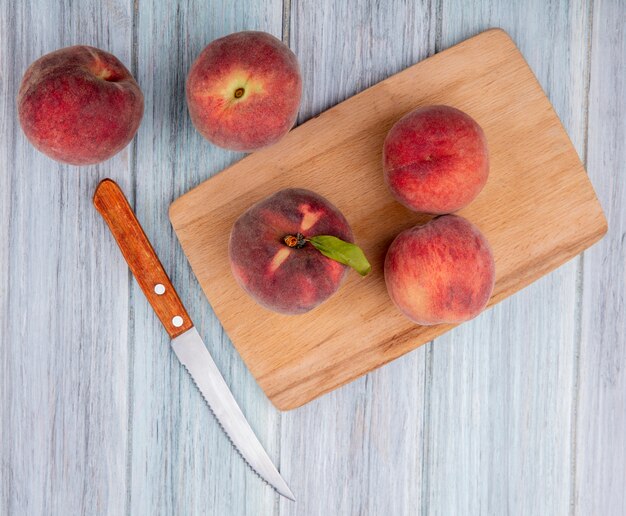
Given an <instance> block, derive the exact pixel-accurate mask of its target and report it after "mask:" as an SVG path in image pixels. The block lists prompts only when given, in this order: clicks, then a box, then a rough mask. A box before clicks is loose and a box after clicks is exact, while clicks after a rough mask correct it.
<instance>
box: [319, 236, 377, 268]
mask: <svg viewBox="0 0 626 516" xmlns="http://www.w3.org/2000/svg"><path fill="white" fill-rule="evenodd" d="M307 240H308V241H309V242H310V243H311V245H312V246H313V247H315V249H317V250H318V251H319V252H320V253H322V254H323V255H324V256H326V257H328V258H330V259H331V260H335V261H337V262H339V263H343V264H344V265H348V266H349V267H352V268H353V269H354V270H355V271H357V272H358V273H359V274H360V275H361V276H366V275H367V274H368V273H369V272H370V271H371V270H372V266H371V265H370V263H369V262H368V261H367V258H366V257H365V254H364V253H363V251H362V250H361V248H360V247H359V246H357V245H355V244H351V243H350V242H345V241H343V240H341V239H340V238H337V237H334V236H331V235H318V236H314V237H310V238H308V239H307Z"/></svg>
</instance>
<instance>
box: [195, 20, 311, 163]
mask: <svg viewBox="0 0 626 516" xmlns="http://www.w3.org/2000/svg"><path fill="white" fill-rule="evenodd" d="M186 90H187V106H188V108H189V114H190V116H191V121H192V122H193V124H194V126H195V127H196V129H197V130H198V131H199V132H200V134H201V135H202V136H204V137H205V138H206V139H207V140H209V141H211V142H213V143H214V144H215V145H218V146H220V147H224V148H226V149H231V150H237V151H253V150H256V149H260V148H261V147H265V146H267V145H270V144H272V143H275V142H277V141H278V140H279V139H280V138H282V137H283V136H284V135H285V134H286V133H287V132H288V131H289V129H291V128H292V127H293V124H294V123H295V121H296V116H297V114H298V108H299V107H300V97H301V95H302V79H301V77H300V67H299V65H298V60H297V59H296V56H295V54H294V53H293V52H292V51H291V50H290V49H289V47H288V46H287V45H285V44H284V43H283V42H282V41H280V40H279V39H277V38H275V37H274V36H272V35H271V34H267V33H265V32H256V31H245V32H237V33H234V34H230V35H228V36H225V37H223V38H220V39H217V40H215V41H213V42H212V43H210V44H209V45H208V46H207V47H206V48H205V49H204V50H203V51H202V52H201V53H200V55H199V56H198V57H197V59H196V60H195V62H194V63H193V65H192V66H191V70H190V71H189V75H188V77H187V86H186Z"/></svg>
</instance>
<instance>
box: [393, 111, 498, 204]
mask: <svg viewBox="0 0 626 516" xmlns="http://www.w3.org/2000/svg"><path fill="white" fill-rule="evenodd" d="M383 171H384V177H385V183H386V184H387V187H388V188H389V191H390V192H391V194H392V195H393V196H394V197H395V198H396V200H397V201H398V202H400V203H402V204H404V205H405V206H406V207H407V208H409V209H411V210H414V211H418V212H424V213H432V214H436V215H438V214H444V213H452V212H454V211H457V210H460V209H461V208H463V207H464V206H466V205H467V204H469V203H470V202H471V201H472V200H474V198H475V197H476V196H477V195H478V194H479V193H480V191H481V190H482V189H483V186H485V183H486V182H487V176H488V175H489V151H488V149H487V140H486V138H485V134H484V132H483V130H482V129H481V127H480V126H479V125H478V123H477V122H476V121H475V120H474V119H473V118H471V117H470V116H469V115H467V114H466V113H464V112H462V111H460V110H458V109H455V108H453V107H450V106H426V107H421V108H418V109H416V110H414V111H411V112H410V113H409V114H407V115H405V116H404V117H403V118H401V119H400V120H399V121H398V122H396V124H395V125H394V126H393V127H392V128H391V130H390V131H389V133H388V134H387V137H386V138H385V143H384V145H383Z"/></svg>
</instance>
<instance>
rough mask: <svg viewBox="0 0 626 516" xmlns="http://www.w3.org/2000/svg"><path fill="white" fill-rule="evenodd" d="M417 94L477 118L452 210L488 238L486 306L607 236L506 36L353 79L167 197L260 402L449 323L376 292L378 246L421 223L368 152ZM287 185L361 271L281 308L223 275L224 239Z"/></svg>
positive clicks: (395, 352) (308, 396)
mask: <svg viewBox="0 0 626 516" xmlns="http://www.w3.org/2000/svg"><path fill="white" fill-rule="evenodd" d="M428 104H449V105H452V106H455V107H457V108H459V109H462V110H463V111H466V112H467V113H469V114H470V115H471V116H472V117H474V118H475V119H476V120H477V121H478V123H479V124H480V125H481V126H482V127H483V128H484V130H485V133H486V135H487V140H488V142H489V148H490V152H491V173H490V177H489V181H488V182H487V185H486V187H485V189H484V190H483V191H482V192H481V194H480V195H479V196H478V197H477V199H476V200H475V201H474V202H473V203H472V204H471V205H470V206H468V207H467V208H465V209H463V210H462V211H461V212H459V213H460V214H461V215H463V216H465V217H466V218H468V219H469V220H470V221H472V222H473V223H474V224H476V225H477V226H478V227H479V228H480V229H481V230H482V231H483V232H484V233H485V235H486V236H487V238H488V239H489V241H490V242H491V245H492V247H493V250H494V254H495V260H496V271H497V273H496V286H495V290H494V293H493V296H492V298H491V301H490V304H494V303H497V302H498V301H501V300H502V299H504V298H505V297H507V296H510V295H511V294H513V293H514V292H517V291H518V290H520V289H521V288H523V287H525V286H526V285H528V284H529V283H531V282H533V281H535V280H536V279H537V278H539V277H541V276H543V275H544V274H546V273H548V272H550V271H551V270H553V269H555V268H556V267H558V266H559V265H561V264H563V263H564V262H566V261H567V260H569V259H570V258H572V257H574V256H575V255H577V254H578V253H580V252H581V251H582V250H583V249H585V248H587V247H589V246H590V245H591V244H593V243H594V242H596V241H597V240H598V239H600V238H601V237H602V235H604V234H605V233H606V230H607V225H606V220H605V218H604V215H603V213H602V208H601V207H600V205H599V203H598V200H597V198H596V196H595V194H594V191H593V188H592V186H591V184H590V182H589V179H588V178H587V175H586V173H585V170H584V168H583V165H582V163H581V162H580V160H579V159H578V156H577V154H576V151H575V150H574V147H573V146H572V144H571V142H570V140H569V138H568V137H567V134H566V133H565V131H564V129H563V127H562V125H561V123H560V122H559V120H558V118H557V116H556V114H555V113H554V110H553V109H552V106H551V105H550V102H549V101H548V99H547V98H546V96H545V94H544V93H543V91H542V90H541V87H540V86H539V84H538V83H537V80H536V79H535V77H534V75H533V73H532V72H531V70H530V69H529V68H528V65H527V64H526V62H525V61H524V58H523V57H522V55H521V54H520V52H519V50H518V49H517V47H516V46H515V44H514V43H513V42H512V41H511V39H510V38H509V37H508V35H507V34H506V33H505V32H503V31H501V30H497V29H495V30H490V31H487V32H484V33H482V34H480V35H478V36H476V37H474V38H471V39H469V40H467V41H465V42H463V43H461V44H459V45H456V46H454V47H452V48H450V49H448V50H446V51H444V52H441V53H439V54H437V55H435V56H433V57H431V58H429V59H426V60H425V61H422V62H420V63H418V64H416V65H414V66H412V67H410V68H408V69H406V70H404V71H403V72H401V73H398V74H397V75H394V76H392V77H390V78H389V79H387V80H385V81H383V82H381V83H379V84H377V85H375V86H373V87H371V88H369V89H367V90H365V91H364V92H362V93H360V94H359V95H356V96H354V97H352V98H350V99H348V100H346V101H345V102H342V103H341V104H339V105H337V106H335V107H333V108H332V109H329V110H328V111H326V112H324V113H323V114H321V115H320V116H318V117H316V118H314V119H312V120H310V121H308V122H307V123H305V124H304V125H302V126H300V127H298V128H296V129H294V130H293V131H291V132H290V133H289V134H288V135H287V136H286V137H285V138H284V139H282V140H281V141H280V142H279V143H278V144H276V145H274V146H272V147H269V148H267V149H264V150H262V151H259V152H255V153H253V154H251V155H250V156H247V157H246V158H244V159H243V160H241V161H240V162H239V163H236V164H235V165H233V166H231V167H230V168H228V169H226V170H224V171H223V172H221V173H220V174H218V175H217V176H215V177H213V178H211V179H209V180H207V181H205V182H204V183H202V184H201V185H200V186H198V187H197V188H195V189H194V190H192V191H190V192H188V193H187V194H185V195H183V196H182V197H180V198H179V199H177V200H176V201H175V202H174V203H173V204H172V206H171V208H170V218H171V221H172V224H173V226H174V229H175V231H176V233H177V235H178V238H179V239H180V242H181V244H182V247H183V249H184V251H185V253H186V255H187V257H188V258H189V262H190V263H191V267H192V268H193V271H194V272H195V274H196V276H197V277H198V280H199V281H200V284H201V285H202V288H203V289H204V292H205V294H206V296H207V297H208V299H209V301H210V303H211V305H212V307H213V309H214V310H215V313H216V314H217V316H218V317H219V319H220V320H221V322H222V324H223V326H224V328H225V330H226V332H227V333H228V335H229V337H230V339H231V340H232V342H233V344H234V345H235V347H236V348H237V350H238V351H239V353H240V354H241V356H242V358H243V360H244V361H245V363H246V364H247V366H248V367H249V368H250V370H251V372H252V374H253V375H254V376H255V378H256V379H257V381H258V382H259V384H260V386H261V387H262V388H263V390H264V391H265V393H266V394H267V396H268V397H269V399H270V400H271V401H272V402H273V403H274V405H275V406H276V407H278V408H279V409H281V410H287V409H292V408H295V407H298V406H300V405H302V404H304V403H306V402H308V401H310V400H312V399H313V398H316V397H317V396H320V395H321V394H324V393H325V392H328V391H330V390H332V389H335V388H337V387H339V386H340V385H342V384H345V383H346V382H349V381H351V380H354V379H355V378H357V377H359V376H361V375H363V374H365V373H367V372H369V371H371V370H372V369H375V368H377V367H379V366H381V365H383V364H385V363H386V362H389V361H390V360H393V359H394V358H397V357H399V356H400V355H403V354H404V353H406V352H408V351H411V350H412V349H415V348H416V347H417V346H420V345H421V344H424V343H425V342H428V341H430V340H432V339H433V338H435V337H437V336H438V335H441V334H442V333H444V332H446V331H448V330H450V329H451V328H452V325H440V326H431V327H423V326H418V325H415V324H412V323H411V322H409V321H408V320H407V319H405V318H404V317H403V316H402V315H401V314H400V313H399V312H398V311H397V310H396V309H395V308H394V306H393V305H392V303H391V301H390V300H389V297H388V295H387V292H386V289H385V283H384V278H383V267H382V266H383V260H384V257H385V251H386V249H387V247H388V245H389V244H390V243H391V241H392V240H393V238H394V237H395V235H397V234H398V233H399V232H400V231H402V230H404V229H406V228H408V227H411V226H413V225H415V224H416V223H422V222H425V221H426V220H428V217H426V216H423V215H419V214H415V213H412V212H410V211H408V210H407V209H405V208H404V207H402V206H401V205H400V204H398V203H397V202H395V201H394V200H393V199H392V198H391V196H390V195H389V193H388V192H387V190H386V188H385V186H384V184H383V179H382V169H381V151H382V144H383V140H384V138H385V135H386V133H387V131H388V130H389V128H390V127H391V126H392V125H393V123H394V122H395V121H396V120H398V119H399V118H400V117H401V116H402V115H404V114H405V113H407V112H408V111H410V110H412V109H414V108H416V107H418V106H423V105H428ZM286 187H303V188H309V189H311V190H314V191H316V192H318V193H320V194H322V195H323V196H325V197H327V198H328V199H329V200H330V201H331V202H332V203H334V204H335V205H336V206H337V207H338V208H339V209H340V210H341V211H342V212H343V213H344V214H345V215H346V217H347V218H348V220H349V221H350V223H351V225H352V228H353V231H354V235H355V238H356V242H357V243H358V244H359V245H360V246H361V247H362V248H363V250H364V251H365V253H366V255H367V256H368V257H369V259H370V262H371V263H372V266H373V272H372V274H371V275H370V276H367V277H366V278H361V277H360V276H358V274H356V273H355V272H351V273H350V275H349V278H348V280H347V281H346V283H345V284H344V285H343V286H342V288H341V289H340V290H339V292H338V293H337V294H336V295H335V296H333V297H332V298H331V299H330V300H328V301H327V302H326V303H324V304H322V305H321V306H320V307H318V308H317V309H315V310H313V311H312V312H309V313H307V314H304V315H298V316H285V315H278V314H275V313H272V312H269V311H267V310H266V309H264V308H261V307H260V306H258V305H257V304H255V303H254V302H253V301H252V300H251V299H250V298H249V297H248V296H247V295H246V294H245V293H244V292H243V290H242V289H241V288H240V287H239V286H238V285H237V284H236V283H235V280H234V279H233V276H232V274H231V272H230V266H229V263H228V237H229V233H230V229H231V226H232V224H233V222H234V221H235V219H236V218H237V217H238V216H239V215H240V214H241V213H242V212H243V211H244V210H245V209H247V208H248V207H249V206H250V205H252V204H253V203H254V202H256V201H258V200H259V199H262V198H264V197H265V196H267V195H269V194H271V193H273V192H275V191H277V190H279V189H281V188H286Z"/></svg>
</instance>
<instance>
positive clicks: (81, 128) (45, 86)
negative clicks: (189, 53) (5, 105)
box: [17, 46, 143, 165]
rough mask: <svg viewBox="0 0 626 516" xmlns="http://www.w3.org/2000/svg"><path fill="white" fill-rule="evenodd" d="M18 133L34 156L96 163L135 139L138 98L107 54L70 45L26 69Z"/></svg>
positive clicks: (140, 106) (19, 99) (122, 69)
mask: <svg viewBox="0 0 626 516" xmlns="http://www.w3.org/2000/svg"><path fill="white" fill-rule="evenodd" d="M17 105H18V114H19V120H20V124H21V126H22V129H23V130H24V134H26V137H27V138H28V139H29V141H30V142H31V143H32V144H33V145H34V146H35V148H37V149H38V150H39V151H41V152H43V153H44V154H46V155H47V156H49V157H51V158H52V159H55V160H57V161H61V162H63V163H69V164H71V165H89V164H93V163H99V162H101V161H104V160H106V159H109V158H110V157H112V156H113V155H115V154H117V153H118V152H119V151H121V150H122V149H123V148H124V147H126V146H127V145H128V144H129V142H130V141H131V140H132V139H133V136H135V133H136V132H137V128H138V127H139V123H140V122H141V118H142V116H143V94H142V93H141V90H140V89H139V86H138V85H137V83H136V82H135V79H133V77H132V75H131V74H130V72H129V71H128V70H127V69H126V68H125V67H124V65H123V64H122V63H121V62H120V61H119V60H118V59H117V58H116V57H115V56H114V55H112V54H109V53H108V52H104V51H103V50H99V49H97V48H93V47H87V46H74V47H67V48H62V49H60V50H57V51H55V52H51V53H49V54H46V55H44V56H43V57H41V58H39V59H38V60H37V61H35V62H34V63H33V64H31V65H30V66H29V67H28V69H27V70H26V73H25V74H24V77H23V79H22V84H21V86H20V89H19V93H18V97H17Z"/></svg>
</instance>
